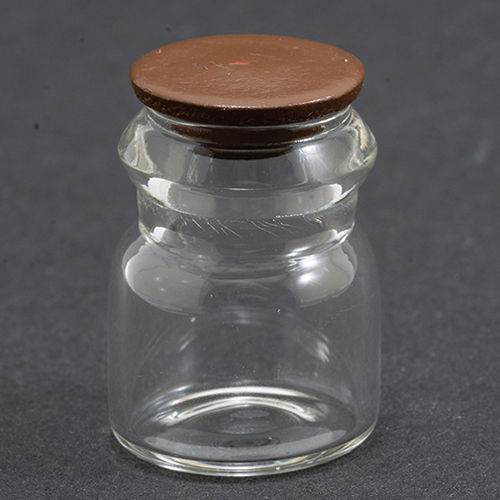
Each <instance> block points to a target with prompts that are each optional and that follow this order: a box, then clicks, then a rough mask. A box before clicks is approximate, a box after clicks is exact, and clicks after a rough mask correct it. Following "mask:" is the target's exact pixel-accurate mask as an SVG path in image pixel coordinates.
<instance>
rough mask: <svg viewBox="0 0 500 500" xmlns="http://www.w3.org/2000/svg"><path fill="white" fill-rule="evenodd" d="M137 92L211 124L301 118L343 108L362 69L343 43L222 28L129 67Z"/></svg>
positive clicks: (171, 111) (167, 110)
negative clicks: (224, 32) (223, 32)
mask: <svg viewBox="0 0 500 500" xmlns="http://www.w3.org/2000/svg"><path fill="white" fill-rule="evenodd" d="M130 77H131V80H132V85H133V87H134V90H135V93H136V94H137V97H138V98H139V100H140V101H142V102H143V103H144V104H145V105H146V106H149V107H150V108H152V109H154V110H156V111H159V112H161V113H164V114H166V115H169V116H172V117H175V118H180V119H182V120H187V121H191V122H195V123H203V124H211V125H229V126H231V125H236V126H267V125H284V124H291V123H298V122H303V121H307V120H313V119H316V118H320V117H322V116H324V115H327V114H330V113H333V112H336V111H340V110H341V109H343V108H345V107H346V106H348V105H349V104H350V103H351V102H352V101H353V100H354V99H355V98H356V97H357V96H358V94H359V92H360V91H361V87H362V85H363V78H364V69H363V65H362V64H361V62H360V61H359V60H358V59H357V58H356V57H354V56H353V55H351V54H349V53H348V52H345V51H344V50H341V49H338V48H336V47H332V46H330V45H326V44H324V43H318V42H312V41H309V40H301V39H298V38H290V37H282V36H274V35H221V36H211V37H205V38H195V39H192V40H186V41H183V42H177V43H173V44H171V45H165V46H164V47H160V48H159V49H156V50H153V51H151V52H149V53H148V54H146V55H145V56H143V57H141V58H140V59H139V60H138V61H137V62H136V63H135V64H134V65H133V66H132V69H131V71H130Z"/></svg>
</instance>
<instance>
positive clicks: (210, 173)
mask: <svg viewBox="0 0 500 500" xmlns="http://www.w3.org/2000/svg"><path fill="white" fill-rule="evenodd" d="M119 153H120V156H121V159H122V161H123V163H124V165H125V167H126V168H127V170H128V173H129V175H130V177H131V179H132V181H133V182H134V183H135V184H136V186H137V189H138V202H139V215H140V227H141V230H142V231H143V233H144V234H145V235H146V236H147V237H149V238H151V239H153V240H154V241H157V242H159V243H162V244H164V245H165V246H168V247H170V248H174V247H175V248H188V247H189V248H190V249H193V248H196V244H195V243H196V242H197V244H198V243H199V246H200V252H204V251H205V250H206V251H212V250H210V249H211V248H212V247H211V245H212V246H215V247H217V248H218V249H219V250H220V249H223V250H221V251H223V252H227V253H228V254H230V253H240V254H241V253H243V254H244V253H245V252H247V253H248V255H252V254H253V255H261V254H262V255H272V254H277V253H280V252H282V251H286V252H292V253H293V252H296V251H299V250H300V249H302V250H303V251H306V252H307V251H309V250H308V248H312V247H313V246H315V245H316V246H321V245H334V244H337V243H339V242H341V241H342V240H343V239H344V238H345V237H346V235H347V234H348V233H349V231H350V230H351V228H352V227H353V224H354V214H355V209H356V201H357V195H356V193H357V188H358V187H359V185H360V184H361V182H362V181H363V179H364V177H365V176H366V174H367V173H368V171H369V170H370V168H371V166H372V164H373V162H374V160H375V155H376V144H375V141H374V139H373V136H372V135H371V132H370V131H369V129H368V128H367V127H366V125H365V124H364V122H363V121H362V120H361V118H360V117H359V115H358V114H357V113H356V112H355V111H354V110H353V109H352V108H351V107H348V108H345V109H344V110H342V111H340V112H338V113H335V114H332V115H329V116H327V117H324V118H322V119H320V120H313V121H310V122H306V123H299V124H292V125H284V126H269V127H224V126H208V125H200V124H196V123H188V122H181V121H179V120H175V119H172V118H170V117H167V116H165V115H162V114H160V113H158V112H156V111H153V110H151V109H149V108H145V109H143V110H142V111H141V112H140V113H139V114H138V115H137V117H136V118H135V119H134V121H133V122H132V123H131V124H130V126H129V128H128V129H127V130H126V131H125V132H124V134H123V136H122V139H121V141H120V144H119ZM186 242H190V243H189V245H187V244H185V243H186ZM205 245H208V246H207V247H206V248H205ZM202 247H203V248H202ZM302 250H300V251H302Z"/></svg>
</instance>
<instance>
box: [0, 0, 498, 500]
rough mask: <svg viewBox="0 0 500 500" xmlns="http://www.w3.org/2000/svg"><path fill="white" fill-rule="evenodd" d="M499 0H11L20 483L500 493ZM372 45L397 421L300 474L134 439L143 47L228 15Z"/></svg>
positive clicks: (30, 492) (7, 170)
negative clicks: (134, 153)
mask: <svg viewBox="0 0 500 500" xmlns="http://www.w3.org/2000/svg"><path fill="white" fill-rule="evenodd" d="M499 20H500V2H498V1H497V0H492V1H481V0H479V1H475V2H472V1H470V0H454V1H439V0H419V1H406V2H403V1H400V0H398V1H396V0H373V1H362V0H338V1H332V0H309V1H307V2H306V1H303V2H300V1H285V0H276V1H261V0H233V1H229V0H224V1H222V0H218V1H202V0H185V1H184V2H181V1H180V0H179V1H177V2H173V1H153V0H142V1H140V2H139V1H137V2H132V1H118V0H102V1H97V0H95V1H91V0H87V1H83V0H82V1H76V0H65V1H63V0H61V1H57V0H44V1H43V2H42V1H39V0H31V1H30V0H21V1H13V0H3V2H2V7H1V16H0V40H1V51H0V68H1V70H0V91H1V103H0V112H1V122H0V160H1V163H0V176H1V178H0V190H1V211H0V221H1V228H0V229H1V233H0V234H1V247H0V252H1V254H0V273H1V274H0V285H1V292H0V293H1V323H0V325H1V332H0V342H1V347H0V363H1V365H0V366H1V378H0V498H2V499H9V500H10V499H24V498H26V499H37V500H39V499H59V498H60V499H73V498H75V499H86V498H89V499H136V500H137V499H155V500H161V499H177V498H187V499H235V498H242V499H253V498H255V499H306V498H307V499H337V498H338V499H346V498H360V499H367V498H381V499H392V498H394V499H402V498H404V499H413V498H415V499H441V498H455V499H462V498H463V499H475V498H481V499H496V498H500V479H499V473H498V471H499V470H500V458H499V456H500V453H499V451H500V437H499V436H500V432H499V419H500V416H499V415H500V411H499V410H500V397H499V392H500V391H499V389H500V381H499V367H500V363H499V357H500V356H499V353H500V350H499V347H500V340H499V322H500V308H499V302H500V293H499V288H500V259H499V258H498V256H499V241H500V238H499V221H498V215H499V209H500V201H499V196H498V190H499V169H498V166H499V165H498V155H499V152H500V151H499V145H498V135H499V132H500V123H499V122H500V114H499V111H500V109H499V108H500V85H499V82H498V77H499V75H500V36H499V35H500V28H499V26H500V22H499ZM238 32H244V33H270V34H280V35H290V36H297V37H302V38H308V39H313V40H317V41H320V42H326V43H330V44H333V45H337V46H340V47H342V48H344V49H346V50H348V51H350V52H352V53H353V54H355V55H356V56H357V57H359V58H360V59H361V60H362V61H363V63H364V64H365V68H366V72H367V78H366V83H365V88H364V89H363V92H362V93H361V96H360V97H359V99H358V100H357V102H356V105H355V107H356V109H357V110H358V111H359V112H360V113H361V115H362V116H363V117H364V118H365V120H366V121H367V123H368V124H369V125H370V127H371V128H372V130H373V131H374V133H375V135H376V137H377V139H378V141H379V146H380V153H379V158H378V161H377V165H376V167H375V169H374V170H373V172H372V173H371V174H370V176H369V178H368V180H367V181H366V183H365V185H364V186H363V187H362V189H361V193H360V204H359V209H358V218H359V220H360V221H361V222H362V223H363V225H364V227H365V230H366V231H367V232H368V234H369V236H370V239H371V241H372V243H373V246H374V250H375V253H376V255H377V258H378V262H379V265H380V273H381V279H382V291H383V329H384V343H383V367H384V368H383V393H382V407H381V414H380V420H379V424H378V426H377V428H376V430H375V432H374V434H373V435H372V437H371V438H370V439H369V441H367V442H366V443H365V444H364V445H362V446H361V447H360V448H358V449H357V450H355V451H354V452H353V453H351V454H350V455H348V456H346V457H344V458H342V459H339V460H337V461H335V462H332V463H330V464H327V465H324V466H321V467H317V468H314V469H309V470H306V471H302V472H299V473H291V474H287V475H282V476H275V477H270V478H258V479H212V478H203V477H196V476H189V475H184V474H180V473H174V472H169V471H166V470H162V469H159V468H156V467H154V466H151V465H149V464H147V463H144V462H142V461H140V460H138V459H136V458H135V457H133V456H131V455H129V454H128V453H126V452H125V451H122V449H121V448H120V447H119V445H118V444H117V443H115V441H114V439H113V438H112V437H111V435H110V429H109V426H108V422H107V408H106V336H105V333H106V332H105V314H106V287H107V275H108V269H109V265H110V259H111V255H112V253H113V250H114V247H115V245H116V243H117V240H118V239H119V237H120V235H121V234H122V233H123V232H124V230H125V229H126V228H127V227H128V226H129V225H130V224H132V223H133V221H134V220H135V218H136V208H135V198H134V190H133V187H132V185H131V183H130V182H129V180H128V179H127V177H126V175H125V173H124V171H123V169H122V168H121V166H120V165H119V162H118V159H117V155H116V143H117V141H118V138H119V136H120V134H121V132H122V130H123V129H124V128H125V126H126V125H127V123H128V121H129V120H130V119H131V118H132V117H133V116H134V114H135V113H136V112H137V111H138V109H139V108H140V104H139V102H138V101H137V100H136V99H135V96H134V94H133V92H132V89H131V86H130V83H129V81H128V70H129V67H130V65H131V64H132V63H133V62H134V61H135V60H136V59H137V58H138V57H140V56H141V55H143V54H144V53H146V52H148V51H149V50H152V49H154V48H156V47H158V46H161V45H164V44H167V43H170V42H174V41H178V40H182V39H186V38H191V37H195V36H204V35H212V34H221V33H238Z"/></svg>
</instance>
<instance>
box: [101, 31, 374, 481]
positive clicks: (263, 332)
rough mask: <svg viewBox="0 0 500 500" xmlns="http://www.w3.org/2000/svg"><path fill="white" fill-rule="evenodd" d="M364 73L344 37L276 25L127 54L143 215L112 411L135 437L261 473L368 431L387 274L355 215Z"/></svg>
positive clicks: (116, 270)
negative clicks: (135, 101)
mask: <svg viewBox="0 0 500 500" xmlns="http://www.w3.org/2000/svg"><path fill="white" fill-rule="evenodd" d="M318 61H321V62H322V66H321V67H320V68H318ZM325 66H326V69H325ZM305 75H307V79H306V76H305ZM363 75H364V73H363V68H362V66H361V63H359V61H358V60H357V59H356V58H354V57H353V56H352V55H350V54H348V53H347V52H344V51H342V50H340V49H337V48H335V47H330V46H328V45H324V44H320V43H315V42H310V41H306V40H297V39H293V38H287V37H275V36H264V35H244V36H243V35H230V36H218V37H208V38H203V39H195V40H189V41H186V42H179V43H176V44H172V45H169V46H166V47H162V48H161V49H157V50H156V51H153V52H151V53H149V54H147V55H146V56H144V57H143V58H141V59H139V61H138V62H137V63H136V64H135V65H134V67H133V68H132V72H131V77H132V82H133V85H134V88H135V91H136V93H137V95H138V97H139V99H141V101H142V102H143V103H145V104H146V107H144V108H143V109H142V110H141V111H140V112H139V114H138V115H137V116H136V117H135V119H134V120H133V121H132V122H131V124H130V125H129V127H128V128H127V129H126V131H125V132H124V134H123V136H122V138H121V140H120V144H119V153H120V157H121V160H122V162H123V164H124V165H125V167H126V169H127V171H128V173H129V175H130V177H131V179H132V181H133V182H134V183H135V185H136V186H137V194H138V206H139V224H138V225H136V226H134V227H133V228H131V229H130V230H129V231H128V233H127V234H126V235H125V236H124V238H123V239H122V241H121V243H120V244H119V246H118V249H117V252H116V255H115V259H114V263H113V269H112V274H111V284H110V308H109V309H110V310H109V410H110V417H111V424H112V429H113V432H114V434H115V435H116V437H117V439H118V440H119V442H120V443H121V444H122V445H123V446H125V448H127V449H128V450H130V451H131V452H132V453H134V454H136V455H138V456H139V457H141V458H143V459H146V460H148V461H150V462H153V463H155V464H157V465H160V466H162V467H166V468H170V469H175V470H179V471H184V472H191V473H199V474H210V475H219V476H253V475H261V474H274V473H281V472H288V471H292V470H297V469H302V468H305V467H310V466H313V465H316V464H320V463H323V462H326V461H329V460H331V459H333V458H336V457H339V456H341V455H343V454H345V453H347V452H349V451H350V450H352V449H353V448H355V447H356V446H358V445H359V444H361V443H362V442H363V441H364V440H365V439H366V438H367V437H368V436H369V435H370V433H371V432H372V430H373V428H374V425H375V422H376V419H377V414H378V404H379V385H380V319H379V316H380V313H379V292H378V278H377V272H376V266H375V262H374V259H373V256H372V252H371V249H370V245H369V243H368V240H367V239H366V237H365V235H364V233H363V232H362V230H361V229H360V227H359V226H358V225H356V226H355V225H354V215H355V209H356V201H357V192H358V187H359V186H360V184H361V183H362V181H363V180H364V178H365V176H366V175H367V173H368V171H369V170H370V168H371V167H372V165H373V163H374V161H375V156H376V143H375V140H374V137H373V135H372V134H371V132H370V131H369V129H368V128H367V127H366V125H365V124H364V122H363V121H362V120H361V118H360V117H359V115H358V114H357V113H356V112H355V111H354V110H353V109H352V108H351V106H350V103H351V102H352V100H353V99H354V98H355V97H356V96H357V94H358V93H359V91H360V89H361V85H362V81H363ZM304 79H306V80H305V81H304Z"/></svg>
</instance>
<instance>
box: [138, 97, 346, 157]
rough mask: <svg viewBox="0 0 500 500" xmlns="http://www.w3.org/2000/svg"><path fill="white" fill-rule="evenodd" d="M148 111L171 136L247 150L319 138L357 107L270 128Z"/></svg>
mask: <svg viewBox="0 0 500 500" xmlns="http://www.w3.org/2000/svg"><path fill="white" fill-rule="evenodd" d="M144 111H145V113H146V115H147V116H148V118H149V119H150V120H152V121H153V122H154V123H155V124H156V125H157V126H158V127H160V128H161V129H162V132H163V133H165V134H167V135H172V136H174V137H177V138H184V139H190V140H195V141H199V142H202V143H205V144H214V145H219V146H225V147H230V148H232V149H245V148H248V147H251V148H258V147H259V146H260V147H269V146H276V145H280V146H282V145H287V144H291V143H296V142H299V141H304V140H311V139H317V138H318V137H320V136H323V135H324V134H325V133H330V132H331V131H332V130H333V129H336V128H338V127H341V126H343V125H344V124H345V123H347V122H348V121H349V120H350V118H351V115H352V112H353V108H352V106H351V105H348V106H347V107H345V108H343V109H342V110H340V111H337V112H335V113H331V114H329V115H326V116H322V117H320V118H316V119H314V120H308V121H304V122H298V123H291V124H283V125H266V126H236V125H214V124H202V123H196V122H191V121H187V120H182V119H179V118H176V117H172V116H170V115H166V114H164V113H161V112H159V111H156V110H154V109H151V108H149V107H147V106H146V107H145V108H144Z"/></svg>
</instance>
